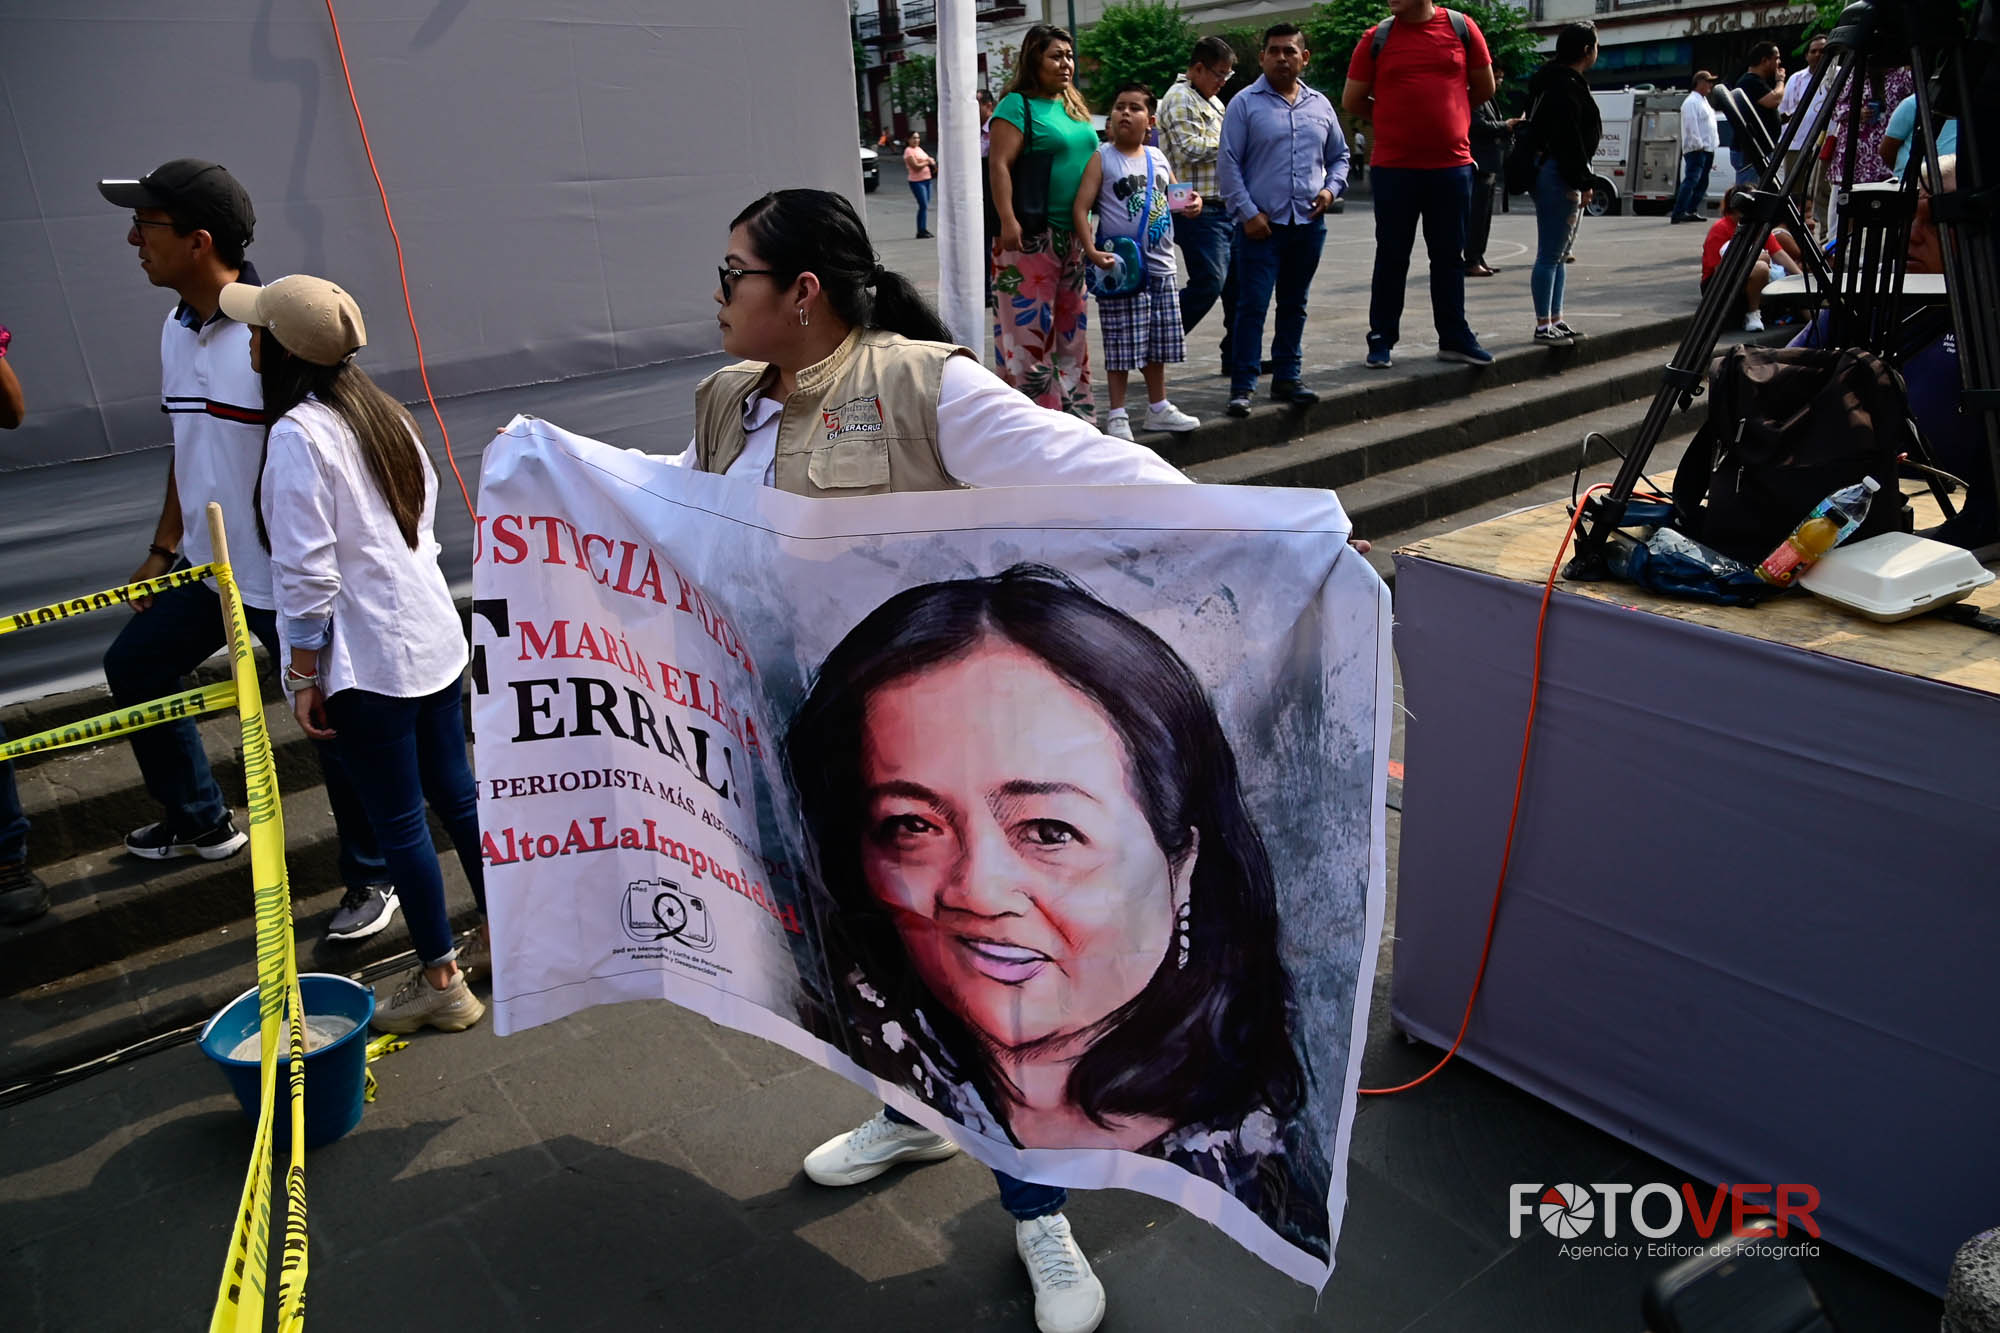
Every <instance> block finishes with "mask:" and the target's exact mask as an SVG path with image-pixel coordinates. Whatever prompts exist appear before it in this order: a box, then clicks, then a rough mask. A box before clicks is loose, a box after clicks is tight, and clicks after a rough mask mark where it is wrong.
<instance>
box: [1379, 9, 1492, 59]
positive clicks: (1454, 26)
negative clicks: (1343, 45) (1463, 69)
mask: <svg viewBox="0 0 2000 1333" xmlns="http://www.w3.org/2000/svg"><path fill="white" fill-rule="evenodd" d="M1438 8H1439V9H1444V6H1443V5H1439V6H1438ZM1444 16H1445V17H1446V18H1448V19H1450V20H1451V30H1452V31H1453V32H1455V33H1457V34H1458V44H1459V45H1460V46H1463V47H1464V48H1465V54H1466V56H1467V57H1468V58H1470V57H1471V55H1472V31H1471V27H1470V25H1469V24H1467V23H1466V21H1465V15H1463V14H1461V13H1459V12H1458V11H1457V10H1456V9H1445V10H1444ZM1395 26H1396V16H1395V15H1394V14H1391V15H1389V16H1388V17H1387V18H1385V19H1383V20H1382V21H1381V22H1380V23H1378V24H1376V25H1375V39H1374V40H1373V41H1371V42H1370V43H1368V58H1369V59H1370V60H1380V59H1381V58H1382V48H1383V47H1384V46H1386V45H1387V44H1388V42H1389V30H1390V29H1391V28H1393V27H1395Z"/></svg>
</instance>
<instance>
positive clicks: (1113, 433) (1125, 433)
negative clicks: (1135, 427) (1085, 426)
mask: <svg viewBox="0 0 2000 1333" xmlns="http://www.w3.org/2000/svg"><path fill="white" fill-rule="evenodd" d="M1104 433H1105V434H1106V435H1109V436H1110V437H1111V438H1112V439H1114V440H1128V441H1129V440H1131V438H1132V418H1131V417H1129V416H1126V415H1124V414H1123V413H1121V414H1119V415H1118V416H1114V417H1112V418H1111V420H1109V421H1107V422H1105V423H1104Z"/></svg>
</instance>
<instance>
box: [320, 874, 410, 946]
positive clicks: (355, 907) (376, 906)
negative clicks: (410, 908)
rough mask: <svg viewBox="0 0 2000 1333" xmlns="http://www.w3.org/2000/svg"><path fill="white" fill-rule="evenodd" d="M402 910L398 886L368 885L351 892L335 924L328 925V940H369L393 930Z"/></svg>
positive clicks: (334, 920) (342, 900)
mask: <svg viewBox="0 0 2000 1333" xmlns="http://www.w3.org/2000/svg"><path fill="white" fill-rule="evenodd" d="M398 906H399V904H398V902H397V899H396V886H395V885H394V884H364V885H362V886H361V887H360V888H358V889H349V890H348V891H347V895H346V896H345V897H344V898H342V899H341V900H340V906H339V907H337V908H335V909H334V913H333V920H331V921H329V922H327V923H326V937H327V938H328V939H330V940H365V939H367V938H368V937H369V936H370V935H374V934H376V933H378V932H380V931H383V930H387V929H388V928H389V921H390V919H391V918H392V917H394V916H395V915H396V908H397V907H398Z"/></svg>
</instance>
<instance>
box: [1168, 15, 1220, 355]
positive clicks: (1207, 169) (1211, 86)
mask: <svg viewBox="0 0 2000 1333" xmlns="http://www.w3.org/2000/svg"><path fill="white" fill-rule="evenodd" d="M1235 68H1236V52H1235V51H1233V50H1232V49H1230V45H1229V43H1228V42H1225V41H1223V40H1222V39H1221V38H1220V37H1204V38H1202V39H1201V40H1200V41H1198V42H1196V43H1195V44H1194V54H1193V55H1192V56H1190V57H1189V58H1188V67H1187V73H1185V74H1182V75H1179V76H1178V77H1176V78H1175V79H1174V82H1173V86H1172V87H1170V88H1168V89H1167V91H1166V94H1165V95H1164V96H1163V97H1161V98H1160V110H1159V117H1158V119H1159V126H1160V147H1162V148H1163V149H1165V150H1166V154H1167V161H1168V162H1170V163H1172V164H1173V168H1174V177H1175V179H1177V180H1184V181H1187V182H1189V183H1190V184H1192V185H1193V186H1194V189H1195V193H1196V194H1199V195H1200V196H1201V212H1200V213H1199V214H1197V215H1196V216H1194V217H1189V216H1188V215H1187V214H1185V213H1176V214H1175V215H1174V244H1175V245H1178V246H1179V247H1180V248H1181V253H1182V254H1184V255H1186V256H1187V266H1188V280H1187V286H1185V287H1183V288H1181V332H1182V333H1186V332H1188V331H1189V330H1191V329H1193V328H1194V326H1195V325H1197V324H1199V323H1201V317H1202V316H1203V315H1206V314H1207V313H1208V312H1209V309H1210V307H1212V306H1213V305H1214V304H1215V301H1216V298H1217V297H1221V298H1222V368H1223V370H1224V371H1225V372H1226V371H1227V370H1228V369H1229V331H1230V329H1231V328H1232V327H1233V326H1234V324H1235V322H1236V318H1235V308H1236V267H1235V264H1234V263H1233V262H1232V261H1231V257H1230V245H1229V238H1230V231H1231V227H1230V221H1229V210H1228V209H1227V208H1226V207H1224V206H1223V202H1222V194H1221V192H1220V191H1219V190H1218V189H1217V186H1216V179H1215V159H1216V157H1217V155H1218V154H1219V153H1220V152H1221V150H1222V99H1221V98H1219V97H1217V96H1216V94H1217V93H1218V92H1219V91H1220V90H1221V88H1222V85H1223V84H1225V83H1227V82H1229V76H1230V74H1231V73H1232V72H1233V71H1234V70H1235Z"/></svg>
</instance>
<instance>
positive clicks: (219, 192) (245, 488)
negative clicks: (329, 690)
mask: <svg viewBox="0 0 2000 1333" xmlns="http://www.w3.org/2000/svg"><path fill="white" fill-rule="evenodd" d="M97 189H98V192H99V193H100V194H102V195H103V196H104V197H105V199H107V200H109V201H110V202H111V203H113V204H116V205H118V206H119V207H120V208H129V209H131V210H132V223H131V227H130V229H129V230H128V231H127V233H126V237H125V239H126V241H127V242H128V243H129V244H131V245H132V246H134V247H136V248H137V250H138V252H139V267H140V268H141V269H143V270H145V273H146V277H147V278H148V280H150V281H151V282H152V284H153V285H154V286H155V287H166V288H170V289H171V290H173V291H174V292H175V293H177V294H178V295H179V296H180V301H179V303H178V304H177V305H175V306H174V308H173V310H172V311H171V312H170V313H169V314H168V315H167V319H166V323H165V325H164V326H163V327H162V329H161V331H160V410H161V411H162V412H165V413H166V414H167V419H168V421H169V422H171V423H172V426H173V432H174V454H173V461H172V463H171V464H169V466H168V469H167V493H166V500H165V503H164V504H163V506H162V507H161V510H160V518H159V522H158V523H157V524H156V525H155V527H154V530H153V538H152V543H151V547H150V550H149V552H148V554H147V556H146V559H145V561H144V563H142V564H141V565H140V566H139V568H138V569H136V570H134V571H133V573H132V578H133V580H134V581H135V582H136V581H137V580H139V579H149V578H157V577H158V576H160V575H162V574H165V573H166V572H167V571H168V570H170V569H173V568H175V567H176V566H178V565H180V564H182V563H187V564H193V565H199V564H205V563H207V562H208V561H209V560H210V559H211V558H212V556H213V552H212V550H211V548H210V543H209V537H208V519H207V508H208V502H209V501H211V500H214V501H217V502H219V503H220V504H221V505H222V518H223V523H224V525H225V528H226V530H227V532H228V535H229V539H230V541H229V552H230V557H231V560H230V564H231V567H232V569H233V570H234V572H235V576H236V584H237V587H238V588H240V589H241V590H242V594H243V602H244V616H245V619H247V620H248V621H249V624H250V629H251V632H252V633H254V634H255V635H256V636H257V637H258V639H260V640H261V641H262V642H263V644H264V647H265V650H266V651H267V652H268V653H270V655H271V659H272V660H273V661H276V660H278V641H277V629H276V624H275V616H274V614H273V612H272V610H271V608H272V606H273V600H274V599H273V598H272V595H271V566H270V561H269V557H268V556H267V555H266V553H265V550H264V546H263V544H262V543H261V542H260V541H259V540H258V533H257V520H256V512H257V510H256V503H255V500H254V498H253V497H254V495H255V493H256V487H257V472H258V468H259V466H260V463H261V460H262V458H263V452H264V389H263V384H262V382H261V381H260V380H259V378H258V376H257V374H256V372H255V371H253V370H252V369H251V368H250V331H249V329H248V328H247V327H246V326H244V325H242V324H239V323H237V322H236V321H235V320H232V319H230V318H229V317H228V316H226V315H224V314H222V312H221V310H220V307H219V300H220V293H221V291H222V289H223V287H224V286H226V285H227V284H229V283H232V282H247V283H255V282H257V281H258V278H257V271H256V269H254V268H252V267H251V266H250V264H249V262H248V261H247V260H245V259H244V257H243V248H244V247H245V246H246V245H248V244H249V243H250V240H251V237H252V235H253V233H254V231H255V228H256V221H257V217H256V213H255V211H254V210H253V209H252V208H251V206H250V196H249V195H248V194H247V193H245V192H244V189H243V187H242V186H241V185H240V184H238V183H237V180H236V178H235V177H234V176H231V175H230V174H229V173H228V172H227V171H225V170H224V169H223V168H221V167H219V166H217V165H216V164H215V163H213V162H204V161H200V160H198V159H195V158H177V159H175V160H174V161H172V162H168V163H165V164H164V165H162V166H160V167H158V168H156V169H155V170H154V171H152V172H151V173H150V174H148V175H146V176H144V177H142V178H141V179H139V180H107V181H99V182H98V185H97ZM227 642H228V630H227V629H226V627H225V626H224V624H223V618H222V601H221V598H220V597H219V596H218V595H217V594H216V592H215V590H214V588H213V587H211V586H210V585H209V584H206V583H197V584H193V585H190V586H187V587H182V588H175V589H172V590H171V591H168V592H164V593H161V594H160V595H159V596H157V597H154V598H152V599H150V601H149V603H148V604H146V605H143V606H140V607H139V608H138V614H136V615H134V616H133V617H132V619H131V621H130V622H129V623H127V624H126V626H125V628H124V629H123V630H122V631H120V633H119V635H118V638H117V640H116V641H115V642H113V643H112V645H111V648H110V650H109V651H108V652H106V653H105V655H104V677H105V680H106V682H107V683H108V684H109V685H110V686H111V695H112V698H113V699H114V700H116V701H117V703H118V704H120V705H121V706H125V705H130V704H135V703H141V702H144V701H145V700H148V699H155V698H158V697H159V696H161V695H163V694H170V693H172V692H173V691H175V690H177V689H180V688H181V687H182V678H183V677H184V676H185V675H186V674H187V673H188V672H189V671H191V670H193V669H194V668H195V667H196V666H198V665H200V664H201V663H202V662H203V661H205V660H206V659H207V658H209V657H210V656H212V655H213V654H214V653H215V652H216V650H217V649H219V648H222V647H224V646H225V645H226V644H227ZM317 748H318V750H319V755H320V764H321V767H322V769H323V771H324V772H325V774H326V792H327V799H328V801H329V803H330V804H331V805H332V806H333V815H334V823H335V826H336V829H337V830H338V832H339V835H340V870H341V878H342V880H343V881H344V882H345V883H346V885H347V895H346V897H345V898H344V899H343V901H342V903H341V907H340V909H339V910H338V911H337V912H335V913H334V918H333V921H332V923H331V925H330V927H329V929H328V936H329V937H330V938H333V939H359V938H361V937H363V936H366V935H372V934H374V933H375V932H376V931H379V930H381V929H382V928H384V927H385V926H387V925H388V924H389V920H390V918H391V916H393V915H394V913H395V910H396V906H397V903H396V894H395V889H394V887H393V886H391V885H389V884H387V883H385V882H384V879H385V871H384V867H383V862H382V858H381V856H380V855H379V854H378V853H377V852H376V848H375V837H374V832H373V830H372V829H370V827H369V824H368V817H367V814H366V812H365V811H364V810H363V809H362V807H361V804H360V802H359V801H358V800H357V799H356V798H355V796H354V790H353V786H352V784H351V783H350V782H349V781H348V778H347V774H346V772H345V770H344V769H342V767H341V766H340V760H339V757H338V756H337V755H336V754H335V753H334V752H333V750H332V747H331V746H329V745H327V744H324V743H319V744H318V747H317ZM132 753H133V755H134V756H135V757H136V758H137V759H138V761H139V770H140V772H141V774H143V776H144V777H145V780H146V790H147V791H148V792H149V793H151V794H152V796H153V799H155V800H156V801H158V802H159V803H160V805H161V806H162V807H163V810H164V818H162V819H161V820H160V821H159V822H158V823H153V824H148V825H146V826H145V827H144V828H141V829H136V830H134V831H133V832H132V833H131V834H130V835H129V836H127V837H126V839H125V849H126V850H127V851H129V852H131V853H132V854H133V855H134V856H139V857H144V858H146V859H147V860H154V861H164V860H168V859H170V858H173V857H180V856H198V857H200V858H202V859H203V860H208V861H215V860H220V859H222V858H224V857H227V856H234V855H235V854H236V853H237V852H238V851H240V850H241V849H242V848H243V846H244V845H245V844H246V843H247V842H248V841H249V838H248V836H247V835H246V834H244V833H243V832H242V831H241V830H239V829H238V828H237V827H236V821H235V818H234V816H233V815H232V814H231V812H230V808H229V804H228V802H227V801H225V800H224V799H223V795H222V791H221V789H220V788H219V787H217V786H216V783H215V777H214V775H213V774H212V773H211V772H210V771H209V766H208V756H207V754H206V753H205V752H204V751H203V749H202V744H201V735H200V733H199V732H198V731H197V730H196V728H195V724H194V723H193V722H192V721H191V720H184V721H181V722H177V723H172V724H169V725H166V726H160V727H154V728H152V729H151V730H148V731H141V732H137V733H135V734H134V735H133V737H132Z"/></svg>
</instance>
